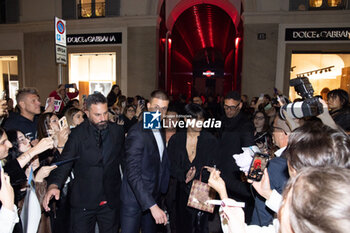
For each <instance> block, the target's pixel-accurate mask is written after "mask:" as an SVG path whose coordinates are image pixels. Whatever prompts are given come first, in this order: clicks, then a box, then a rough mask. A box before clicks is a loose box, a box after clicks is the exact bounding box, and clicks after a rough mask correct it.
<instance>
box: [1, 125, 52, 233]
mask: <svg viewBox="0 0 350 233" xmlns="http://www.w3.org/2000/svg"><path fill="white" fill-rule="evenodd" d="M8 133H9V137H7V134H6V133H5V131H4V130H3V129H2V128H0V137H1V138H0V159H2V162H4V159H5V158H6V162H4V163H5V166H4V171H5V172H6V173H7V174H8V175H9V177H10V178H11V179H10V180H11V184H12V186H13V187H14V191H15V197H16V198H15V203H16V204H17V203H18V202H19V201H20V200H21V199H23V198H24V195H21V188H22V187H23V184H25V183H26V182H27V175H29V172H27V175H26V172H25V168H27V171H30V169H31V168H33V170H37V169H38V168H39V162H38V154H40V153H42V152H43V151H45V150H47V149H50V148H52V147H53V140H52V139H51V138H44V139H42V140H40V141H39V143H38V144H37V145H35V146H34V147H32V146H31V144H30V140H29V139H27V138H25V136H24V134H23V133H22V132H20V131H9V132H8ZM8 155H10V156H8ZM55 168H56V166H51V167H49V166H45V167H42V168H40V169H39V170H38V172H37V173H36V175H35V176H34V181H35V182H36V184H37V185H36V190H39V189H42V188H40V187H41V184H40V183H42V185H44V186H45V183H43V180H44V178H45V177H47V176H48V175H49V174H50V172H51V171H52V170H53V169H55ZM45 189H46V186H45ZM44 222H45V221H43V223H44ZM15 232H21V225H20V224H17V225H16V227H15Z"/></svg>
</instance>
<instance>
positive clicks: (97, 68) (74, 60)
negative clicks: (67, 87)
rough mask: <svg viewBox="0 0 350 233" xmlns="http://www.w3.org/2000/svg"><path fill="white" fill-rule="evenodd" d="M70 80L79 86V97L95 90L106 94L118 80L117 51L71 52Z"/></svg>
mask: <svg viewBox="0 0 350 233" xmlns="http://www.w3.org/2000/svg"><path fill="white" fill-rule="evenodd" d="M69 61H70V62H69V82H70V83H76V84H77V85H78V87H79V97H80V98H82V96H83V95H89V94H92V93H94V92H95V91H98V92H101V93H102V94H104V95H105V96H107V94H108V93H109V91H110V90H111V87H112V85H113V84H114V83H115V82H116V53H115V52H111V53H93V54H92V53H74V54H69Z"/></svg>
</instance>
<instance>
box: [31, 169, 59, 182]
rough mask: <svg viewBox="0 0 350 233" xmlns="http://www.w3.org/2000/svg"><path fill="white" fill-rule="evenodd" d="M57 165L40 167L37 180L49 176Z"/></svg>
mask: <svg viewBox="0 0 350 233" xmlns="http://www.w3.org/2000/svg"><path fill="white" fill-rule="evenodd" d="M56 168H57V166H56V165H52V166H44V167H42V168H40V169H39V171H38V173H36V176H35V179H34V180H35V182H43V181H44V179H45V178H46V177H48V176H49V175H50V173H51V171H52V170H54V169H56Z"/></svg>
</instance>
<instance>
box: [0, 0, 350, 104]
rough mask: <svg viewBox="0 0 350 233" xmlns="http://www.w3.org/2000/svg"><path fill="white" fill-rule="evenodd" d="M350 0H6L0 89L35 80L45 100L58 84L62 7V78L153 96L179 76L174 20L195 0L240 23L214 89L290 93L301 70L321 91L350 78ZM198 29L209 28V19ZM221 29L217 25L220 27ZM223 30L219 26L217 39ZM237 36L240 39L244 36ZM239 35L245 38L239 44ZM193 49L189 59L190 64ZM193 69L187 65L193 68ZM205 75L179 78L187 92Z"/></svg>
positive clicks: (1, 16) (88, 89) (0, 12)
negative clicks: (172, 56)
mask: <svg viewBox="0 0 350 233" xmlns="http://www.w3.org/2000/svg"><path fill="white" fill-rule="evenodd" d="M349 2H350V0H270V1H264V0H193V1H186V0H142V1H141V0H55V1H47V0H35V1H26V0H2V1H1V4H0V6H1V7H0V8H1V9H0V22H1V24H0V62H1V65H0V73H2V76H1V79H2V80H1V82H0V89H2V88H4V89H7V90H8V91H9V94H10V96H11V97H13V96H14V95H15V90H16V88H20V87H24V86H33V87H37V88H38V90H39V92H40V95H41V96H42V101H43V102H44V101H45V99H46V97H47V96H48V95H49V93H50V92H51V91H52V90H54V89H56V88H57V85H58V84H59V66H58V65H57V64H56V59H55V31H54V30H55V25H54V24H55V23H54V17H55V16H57V17H59V18H62V19H64V20H66V33H67V42H68V44H67V52H68V57H67V58H68V59H67V64H66V65H63V66H62V79H63V83H77V84H78V86H79V89H80V91H81V94H80V98H82V95H83V94H89V93H92V92H93V91H95V90H98V91H101V92H103V93H108V92H109V88H110V87H111V85H112V84H114V83H116V84H118V85H119V86H120V87H121V90H122V92H123V94H125V95H127V96H135V95H137V94H138V95H142V96H145V97H146V98H147V97H148V95H149V93H150V92H151V91H152V90H153V89H155V88H159V87H160V88H163V89H167V90H168V91H169V90H170V89H171V88H172V87H171V83H172V82H173V81H174V80H176V79H177V78H176V77H175V72H173V73H172V70H173V71H174V68H173V67H172V66H171V64H170V63H171V62H175V61H173V60H171V59H170V55H169V53H171V50H172V47H171V46H173V47H175V48H176V44H175V42H176V41H173V45H171V44H167V43H168V42H171V39H172V36H173V40H175V37H176V33H178V34H179V35H180V34H181V32H174V31H173V30H175V29H176V28H175V29H173V27H174V25H176V22H177V20H178V19H179V18H180V16H181V15H182V14H185V13H184V12H185V11H186V9H190V8H191V7H192V8H191V9H193V12H195V13H196V11H199V10H198V9H199V8H197V7H196V6H198V5H200V4H206V5H209V6H211V5H213V6H215V8H220V9H222V10H223V12H224V13H223V14H226V15H227V17H226V18H228V19H229V20H231V21H232V22H231V24H232V25H233V26H232V27H233V29H230V30H227V31H228V33H234V35H233V36H231V37H225V38H228V39H227V40H229V41H228V42H227V43H228V44H232V46H231V47H230V45H228V46H226V47H230V51H229V50H228V52H227V54H226V55H225V53H224V61H226V63H227V64H225V70H224V71H223V72H224V73H225V74H227V73H230V74H231V73H232V74H231V77H230V78H226V77H225V76H223V77H219V78H221V80H223V81H220V82H219V81H217V82H216V92H215V93H216V94H224V93H225V92H227V90H229V89H232V88H233V89H237V90H240V91H241V92H242V94H243V93H244V94H247V95H248V96H250V97H252V96H258V95H259V94H260V93H268V94H272V93H273V88H274V87H276V88H277V89H279V90H281V91H283V93H285V94H288V93H289V91H290V88H289V80H290V79H291V78H295V77H297V76H299V75H300V74H303V73H305V74H306V75H307V76H310V80H312V83H313V85H316V86H315V87H314V88H315V94H321V91H322V90H323V89H324V88H325V87H328V88H329V89H334V88H339V87H342V88H345V87H346V85H347V83H348V82H347V81H344V80H345V79H347V77H348V76H347V75H348V73H349V72H350V71H349V70H350V69H347V67H350V57H349V55H348V54H349V53H350V44H349V43H350V6H349V5H350V3H349ZM162 9H163V12H162ZM206 9H207V8H206ZM208 9H209V8H208ZM210 9H214V8H210ZM214 10H216V9H214ZM216 11H217V12H218V10H216ZM199 13H200V12H199ZM213 17H216V16H215V15H214V16H213ZM218 17H219V16H218ZM186 19H187V18H186ZM199 19H201V20H202V22H200V23H202V24H203V23H204V22H205V21H206V20H205V19H206V18H205V17H204V20H203V17H202V16H201V15H200V16H199ZM215 21H217V20H215V18H214V19H213V22H214V23H215ZM196 23H197V25H196V26H197V27H199V26H200V23H199V26H198V22H197V21H196ZM185 26H186V25H185ZM223 26H224V25H219V27H217V28H220V27H223ZM190 30H191V29H190ZM218 30H219V29H218ZM178 31H179V30H178ZM169 32H170V33H169ZM171 32H173V33H172V34H171ZM198 32H205V29H203V30H198ZM215 32H217V34H219V35H218V36H217V37H215V36H216V35H215ZM208 33H209V32H208ZM211 33H212V32H211ZM220 33H221V31H214V36H213V38H214V47H215V46H216V44H215V40H217V39H216V38H219V37H220V36H221V34H220ZM163 37H164V38H163ZM207 37H208V36H207V35H205V34H204V42H203V40H202V41H200V42H201V43H204V44H205V40H206V38H207ZM237 38H239V39H242V40H241V42H240V40H238V39H237ZM162 40H166V45H162V44H161V42H162ZM200 42H198V43H200ZM238 42H240V43H241V45H237V43H238ZM195 43H196V42H195V41H194V42H192V44H191V46H193V45H194V44H195ZM208 43H209V42H208ZM225 43H226V42H225ZM162 46H163V47H162ZM164 46H165V47H166V48H165V47H164ZM239 46H242V47H239ZM204 47H205V46H204ZM204 47H203V48H204ZM209 47H210V46H209ZM240 49H241V50H240ZM168 51H169V53H168ZM237 51H239V52H237ZM230 53H231V55H230ZM232 53H233V54H236V55H232ZM180 55H181V54H180ZM225 56H226V57H225ZM229 56H233V58H228V57H229ZM194 57H195V56H192V57H191V59H192V58H193V59H194ZM191 59H187V61H188V62H189V63H190V64H189V66H191V67H192V63H193V60H191ZM240 60H241V62H239V61H240ZM321 60H322V61H321ZM316 61H317V62H316ZM227 67H228V68H227ZM231 68H232V69H231ZM191 69H192V68H189V70H188V71H187V70H186V71H181V72H183V73H186V74H187V75H188V76H193V74H194V71H193V70H191ZM231 71H232V72H231ZM321 71H322V72H323V76H322V77H321V76H320V74H321ZM326 72H327V74H332V75H331V78H329V77H328V76H329V75H328V76H324V75H325V74H326ZM207 73H208V72H206V74H207ZM317 73H318V75H317ZM311 77H312V78H311ZM204 78H205V79H203V80H205V82H201V81H202V80H199V81H197V82H196V83H195V82H191V81H189V82H188V81H186V82H185V81H180V82H179V84H178V85H180V87H181V83H182V82H183V87H184V88H183V90H185V89H186V88H187V87H186V85H187V84H188V85H189V87H188V90H189V92H187V91H184V92H186V93H184V94H188V95H190V94H191V93H192V94H193V92H191V90H192V91H193V90H195V87H194V86H195V85H197V86H198V85H203V90H206V89H205V88H206V87H207V86H206V85H207V84H208V83H209V84H208V85H211V84H210V83H212V82H208V81H207V80H208V79H210V78H209V77H204ZM212 79H213V78H212ZM228 79H229V81H228V82H227V80H228ZM349 79H350V78H349ZM183 80H186V79H183ZM193 80H194V79H193ZM178 89H179V90H180V91H181V90H182V88H178ZM292 97H295V96H292Z"/></svg>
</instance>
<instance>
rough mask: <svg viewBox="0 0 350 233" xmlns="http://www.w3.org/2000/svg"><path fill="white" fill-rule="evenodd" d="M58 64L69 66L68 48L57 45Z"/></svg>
mask: <svg viewBox="0 0 350 233" xmlns="http://www.w3.org/2000/svg"><path fill="white" fill-rule="evenodd" d="M56 62H57V63H58V64H65V65H66V64H67V48H66V47H64V46H61V45H57V44H56Z"/></svg>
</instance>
